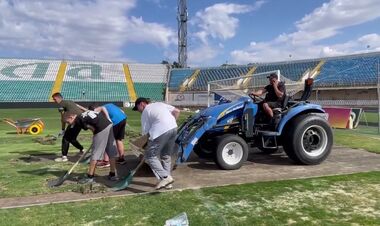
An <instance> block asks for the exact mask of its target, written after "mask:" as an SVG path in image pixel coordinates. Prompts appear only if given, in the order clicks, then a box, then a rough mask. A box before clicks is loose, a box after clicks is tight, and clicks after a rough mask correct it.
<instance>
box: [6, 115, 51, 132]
mask: <svg viewBox="0 0 380 226" xmlns="http://www.w3.org/2000/svg"><path fill="white" fill-rule="evenodd" d="M3 121H4V122H5V123H7V124H9V125H11V126H13V127H15V128H16V132H17V134H24V133H30V134H32V135H36V134H40V133H42V131H43V129H44V128H45V124H44V123H43V121H42V120H41V119H40V118H26V119H18V120H12V119H10V118H5V119H3Z"/></svg>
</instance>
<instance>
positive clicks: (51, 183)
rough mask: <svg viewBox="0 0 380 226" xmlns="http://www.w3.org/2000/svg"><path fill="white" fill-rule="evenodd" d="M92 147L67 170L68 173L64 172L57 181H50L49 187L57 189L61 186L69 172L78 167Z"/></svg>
mask: <svg viewBox="0 0 380 226" xmlns="http://www.w3.org/2000/svg"><path fill="white" fill-rule="evenodd" d="M91 147H92V145H91V146H90V147H89V148H88V149H87V150H86V151H85V152H84V153H83V154H82V155H81V157H80V158H79V159H78V161H77V162H76V163H75V164H74V165H73V166H72V167H71V168H70V169H69V171H66V173H65V174H64V175H63V176H62V177H59V178H57V179H54V180H50V181H49V182H48V186H49V187H58V186H60V185H62V184H63V182H64V181H65V180H66V179H67V178H68V177H69V175H70V174H71V172H72V171H73V170H74V168H75V167H76V166H77V165H78V163H79V162H81V161H82V159H83V158H84V156H85V155H86V154H87V153H88V152H89V151H90V150H91Z"/></svg>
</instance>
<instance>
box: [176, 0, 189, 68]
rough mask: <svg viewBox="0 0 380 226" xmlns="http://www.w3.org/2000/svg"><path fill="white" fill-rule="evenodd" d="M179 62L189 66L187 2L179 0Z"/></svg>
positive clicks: (183, 65)
mask: <svg viewBox="0 0 380 226" xmlns="http://www.w3.org/2000/svg"><path fill="white" fill-rule="evenodd" d="M177 20H178V64H179V65H180V67H182V68H184V67H187V3H186V0H178V15H177Z"/></svg>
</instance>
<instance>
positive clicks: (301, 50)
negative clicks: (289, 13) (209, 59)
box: [231, 0, 380, 63]
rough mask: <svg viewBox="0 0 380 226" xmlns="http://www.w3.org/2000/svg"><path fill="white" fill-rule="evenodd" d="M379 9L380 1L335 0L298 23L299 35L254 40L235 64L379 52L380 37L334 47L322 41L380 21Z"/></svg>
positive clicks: (369, 36)
mask: <svg viewBox="0 0 380 226" xmlns="http://www.w3.org/2000/svg"><path fill="white" fill-rule="evenodd" d="M379 8H380V1H378V0H361V1H349V0H331V1H330V2H328V3H324V4H323V5H322V6H321V7H319V8H317V9H315V10H314V11H313V12H312V13H310V14H307V15H305V16H304V17H303V18H302V19H301V20H299V21H297V22H296V23H295V26H296V28H297V31H296V32H294V33H289V34H280V35H279V36H278V37H277V38H276V39H274V40H271V41H268V42H257V43H256V42H254V41H252V42H251V44H250V45H249V46H248V47H247V48H246V49H242V50H234V51H232V52H231V57H232V59H233V60H232V61H233V62H235V63H248V62H257V61H273V60H287V59H289V55H291V56H292V59H304V58H312V57H323V56H334V55H341V54H350V53H358V52H363V51H366V50H365V49H366V46H367V45H370V50H378V48H379V46H380V44H379V34H363V36H362V37H359V38H355V39H353V40H350V41H347V42H345V43H338V44H334V45H322V44H319V43H318V42H319V41H321V40H324V39H327V38H330V37H333V36H335V35H337V34H339V32H342V31H341V30H342V29H343V28H347V27H351V26H355V25H358V24H363V23H365V22H368V21H371V20H374V19H377V18H379V17H380V11H379V10H378V9H379ZM370 42H371V43H373V44H370ZM252 43H254V44H253V45H252Z"/></svg>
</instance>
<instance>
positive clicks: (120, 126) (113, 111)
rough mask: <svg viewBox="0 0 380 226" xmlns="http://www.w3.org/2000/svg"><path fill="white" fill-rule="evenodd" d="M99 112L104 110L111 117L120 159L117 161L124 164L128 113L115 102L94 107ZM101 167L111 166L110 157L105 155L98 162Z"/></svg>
mask: <svg viewBox="0 0 380 226" xmlns="http://www.w3.org/2000/svg"><path fill="white" fill-rule="evenodd" d="M94 111H97V112H104V114H105V115H107V116H108V117H109V119H110V120H111V122H112V124H113V127H112V128H113V135H114V136H115V140H116V146H117V151H118V153H119V159H118V160H117V163H120V164H124V163H125V159H124V152H125V151H124V143H123V140H124V136H125V126H126V124H127V115H126V114H125V113H124V112H123V110H121V109H120V108H119V107H118V106H116V105H114V104H105V105H103V106H100V107H97V108H95V109H94ZM98 166H100V167H108V166H109V158H108V156H107V155H105V158H104V161H103V162H100V163H99V164H98Z"/></svg>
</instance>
